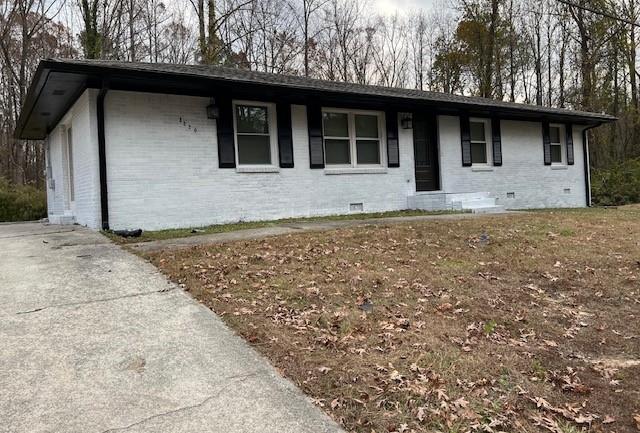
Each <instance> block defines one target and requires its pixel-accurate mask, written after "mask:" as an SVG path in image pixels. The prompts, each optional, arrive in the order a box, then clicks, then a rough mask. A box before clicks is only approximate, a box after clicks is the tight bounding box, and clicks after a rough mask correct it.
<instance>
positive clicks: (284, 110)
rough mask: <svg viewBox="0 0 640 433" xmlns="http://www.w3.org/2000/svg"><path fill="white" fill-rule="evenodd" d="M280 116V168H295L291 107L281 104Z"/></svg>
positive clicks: (278, 108) (278, 105)
mask: <svg viewBox="0 0 640 433" xmlns="http://www.w3.org/2000/svg"><path fill="white" fill-rule="evenodd" d="M276 112H277V115H278V155H279V157H280V167H282V168H293V134H292V132H291V105H290V104H285V103H279V104H277V107H276Z"/></svg>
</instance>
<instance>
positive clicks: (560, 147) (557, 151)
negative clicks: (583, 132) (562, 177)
mask: <svg viewBox="0 0 640 433" xmlns="http://www.w3.org/2000/svg"><path fill="white" fill-rule="evenodd" d="M564 134H565V132H564V125H549V139H550V142H551V164H554V165H562V164H564V145H565V138H564Z"/></svg>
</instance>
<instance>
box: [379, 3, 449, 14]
mask: <svg viewBox="0 0 640 433" xmlns="http://www.w3.org/2000/svg"><path fill="white" fill-rule="evenodd" d="M373 3H374V4H375V6H376V9H378V11H379V12H380V13H382V14H385V15H393V14H394V13H395V12H396V10H399V11H400V12H406V11H410V10H416V9H424V10H425V11H428V10H429V9H432V8H433V7H434V5H435V4H436V3H441V1H438V0H373Z"/></svg>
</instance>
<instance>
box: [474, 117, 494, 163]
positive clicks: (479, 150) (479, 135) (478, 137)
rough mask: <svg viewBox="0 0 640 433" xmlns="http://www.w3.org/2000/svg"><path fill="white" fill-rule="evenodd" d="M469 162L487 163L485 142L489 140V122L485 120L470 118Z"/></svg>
mask: <svg viewBox="0 0 640 433" xmlns="http://www.w3.org/2000/svg"><path fill="white" fill-rule="evenodd" d="M470 131H471V163H472V164H487V163H488V162H489V158H488V156H487V143H488V142H489V139H488V137H489V122H488V121H487V120H471V121H470Z"/></svg>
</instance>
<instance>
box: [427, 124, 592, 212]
mask: <svg viewBox="0 0 640 433" xmlns="http://www.w3.org/2000/svg"><path fill="white" fill-rule="evenodd" d="M573 129H574V130H573V146H574V152H575V164H574V165H567V166H564V167H562V169H560V170H558V169H555V168H556V167H551V166H548V165H544V159H543V148H542V125H541V123H539V122H521V121H509V120H503V121H502V125H501V134H502V155H503V156H502V163H503V165H502V166H501V167H491V169H492V171H488V172H477V171H473V169H472V168H470V167H463V166H462V163H461V161H462V147H461V145H460V120H459V118H458V117H455V116H440V117H439V130H440V164H441V169H440V171H441V173H442V175H441V176H442V189H443V190H444V191H446V192H447V193H449V194H457V193H473V192H489V193H490V194H491V195H492V196H493V197H495V198H496V199H497V204H499V205H503V206H505V207H506V208H507V209H526V208H558V207H584V206H586V192H585V179H584V159H583V158H584V152H583V149H582V129H580V127H577V126H574V128H573ZM565 189H570V193H568V194H567V193H565ZM508 192H515V194H516V197H515V199H508V198H507V193H508Z"/></svg>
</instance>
